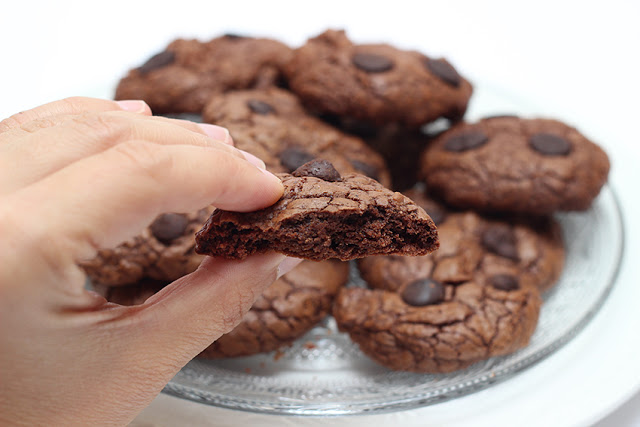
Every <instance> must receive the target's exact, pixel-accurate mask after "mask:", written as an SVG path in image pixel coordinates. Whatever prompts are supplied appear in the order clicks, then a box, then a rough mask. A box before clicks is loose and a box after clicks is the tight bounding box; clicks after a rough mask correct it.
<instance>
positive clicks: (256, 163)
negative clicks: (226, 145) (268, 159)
mask: <svg viewBox="0 0 640 427" xmlns="http://www.w3.org/2000/svg"><path fill="white" fill-rule="evenodd" d="M238 151H239V152H241V153H242V155H243V156H244V158H245V159H247V161H248V162H249V163H251V164H252V165H254V166H256V167H258V168H260V169H266V166H265V164H264V162H263V161H262V160H260V159H259V158H258V157H256V156H254V155H253V154H251V153H247V152H246V151H243V150H238Z"/></svg>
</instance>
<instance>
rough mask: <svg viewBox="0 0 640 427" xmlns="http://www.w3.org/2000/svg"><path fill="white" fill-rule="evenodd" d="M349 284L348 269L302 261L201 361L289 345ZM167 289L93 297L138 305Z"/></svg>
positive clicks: (133, 288) (121, 289)
mask: <svg viewBox="0 0 640 427" xmlns="http://www.w3.org/2000/svg"><path fill="white" fill-rule="evenodd" d="M348 278H349V264H348V263H344V262H341V261H337V260H328V261H324V262H314V261H303V262H302V263H300V264H299V265H298V266H296V267H295V268H294V269H293V270H291V271H290V272H288V273H287V274H285V275H284V276H282V277H281V278H279V279H278V280H276V281H275V282H274V283H273V284H271V285H270V286H269V287H268V288H267V289H266V290H265V291H264V292H263V293H262V295H261V296H260V297H259V298H258V299H257V300H256V302H255V303H254V304H253V306H252V307H251V310H249V311H248V312H247V313H246V314H245V315H244V317H243V318H242V321H241V322H240V324H238V326H236V327H235V328H234V329H233V330H232V331H231V332H229V333H228V334H226V335H223V336H221V337H220V338H218V340H217V341H215V342H214V343H213V344H211V345H210V346H209V347H207V348H206V349H205V350H204V351H203V352H202V353H201V354H200V357H204V358H221V357H238V356H249V355H252V354H256V353H263V352H269V351H273V350H277V349H278V348H280V347H282V346H285V345H288V344H290V343H291V342H292V341H294V340H296V339H297V338H299V337H300V336H302V335H304V334H305V333H306V332H307V331H309V330H310V329H311V328H313V327H314V326H315V325H316V324H317V323H318V322H319V321H321V320H322V319H323V318H324V317H325V316H326V315H327V314H328V313H329V311H330V310H331V305H332V303H333V300H334V298H335V296H336V294H337V293H338V290H339V289H340V288H341V287H342V286H343V285H344V284H345V283H346V282H347V280H348ZM166 284H167V282H161V281H154V280H148V279H143V280H141V281H140V282H138V283H134V284H131V285H129V286H117V287H100V288H99V289H98V292H99V293H101V294H102V295H103V296H104V297H105V298H106V299H107V301H110V302H113V303H116V304H120V305H127V306H130V305H139V304H142V303H144V302H145V301H146V300H147V299H148V298H149V297H150V296H151V295H153V294H155V293H156V292H158V291H159V290H160V289H162V288H163V287H165V286H166Z"/></svg>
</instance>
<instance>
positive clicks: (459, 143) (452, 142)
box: [444, 131, 489, 153]
mask: <svg viewBox="0 0 640 427" xmlns="http://www.w3.org/2000/svg"><path fill="white" fill-rule="evenodd" d="M488 140H489V138H487V135H485V134H484V133H482V132H480V131H470V132H465V133H460V134H458V135H455V136H452V137H451V138H449V139H448V140H447V141H446V142H445V143H444V149H445V150H447V151H453V152H456V153H459V152H461V151H467V150H472V149H474V148H478V147H480V146H482V145H484V144H486V142H487V141H488Z"/></svg>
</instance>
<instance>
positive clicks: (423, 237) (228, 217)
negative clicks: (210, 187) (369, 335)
mask: <svg viewBox="0 0 640 427" xmlns="http://www.w3.org/2000/svg"><path fill="white" fill-rule="evenodd" d="M279 177H280V179H282V183H283V184H284V195H283V196H282V198H281V199H280V200H279V201H278V202H276V203H275V204H274V205H272V206H270V207H268V208H265V209H262V210H259V211H256V212H249V213H238V212H228V211H222V210H218V211H215V212H214V213H213V214H212V215H211V217H210V218H209V220H208V221H207V223H206V224H205V226H204V227H203V228H202V230H200V231H199V232H198V233H197V234H196V252H197V253H200V254H206V255H212V256H221V257H225V258H233V259H242V258H245V257H247V256H249V255H251V254H253V253H259V252H267V251H277V252H281V253H284V254H287V255H290V256H294V257H297V258H305V259H313V260H324V259H329V258H338V259H341V260H343V261H346V260H350V259H354V258H359V257H363V256H367V255H377V254H391V253H394V254H403V255H425V254H427V253H430V252H431V251H433V250H435V249H437V248H438V237H437V231H436V228H435V225H434V223H433V221H432V220H431V218H430V217H429V215H427V214H426V213H425V212H424V210H423V209H422V208H420V207H419V206H417V205H416V204H415V203H413V202H412V201H411V200H409V199H408V198H407V197H405V196H403V195H402V194H400V193H394V192H392V191H391V190H388V189H386V188H384V187H383V186H382V185H380V184H379V183H378V182H377V181H375V180H373V179H371V178H368V177H366V176H363V175H354V174H350V175H345V176H343V177H342V176H340V174H339V173H338V172H337V171H336V170H335V169H334V168H333V166H332V165H331V163H329V162H327V161H312V162H309V163H306V164H304V165H303V166H301V167H300V168H298V169H296V170H295V171H294V172H293V174H291V175H290V174H279Z"/></svg>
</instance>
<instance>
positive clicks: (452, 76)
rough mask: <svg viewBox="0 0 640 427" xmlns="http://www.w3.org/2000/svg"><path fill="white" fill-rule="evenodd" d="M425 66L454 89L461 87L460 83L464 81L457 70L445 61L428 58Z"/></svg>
mask: <svg viewBox="0 0 640 427" xmlns="http://www.w3.org/2000/svg"><path fill="white" fill-rule="evenodd" d="M425 64H426V65H427V68H428V69H429V71H431V72H432V73H433V74H435V75H436V77H438V78H439V79H440V80H442V81H443V82H445V83H447V84H448V85H451V86H453V87H458V86H460V82H461V81H462V78H461V77H460V74H458V72H457V71H456V69H455V68H453V67H452V66H451V64H449V63H448V62H447V61H445V60H444V59H431V58H427V60H426V61H425Z"/></svg>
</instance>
